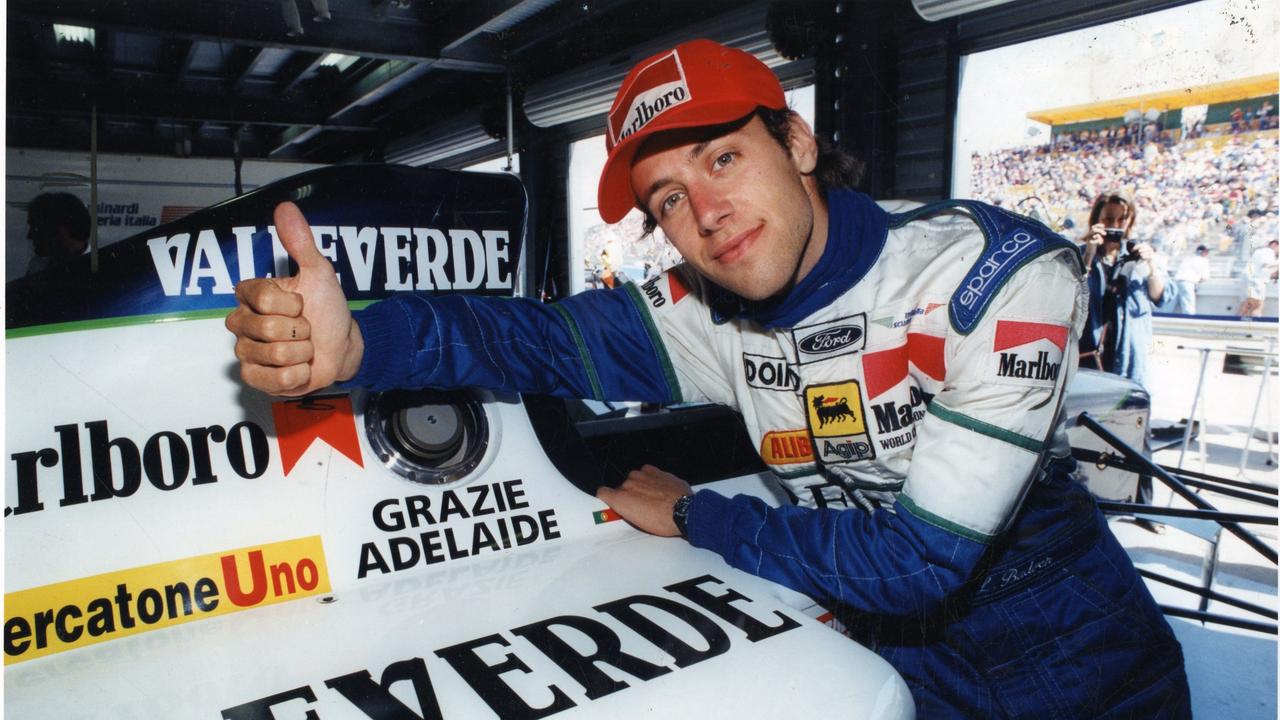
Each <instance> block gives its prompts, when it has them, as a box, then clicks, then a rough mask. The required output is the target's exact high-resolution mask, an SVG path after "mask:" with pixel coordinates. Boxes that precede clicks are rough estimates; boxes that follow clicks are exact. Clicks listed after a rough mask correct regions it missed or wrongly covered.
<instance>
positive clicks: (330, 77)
mask: <svg viewBox="0 0 1280 720" xmlns="http://www.w3.org/2000/svg"><path fill="white" fill-rule="evenodd" d="M1178 4H1181V3H1179V2H1176V1H1174V0H1161V1H1159V2H1138V1H1137V0H1128V1H1124V2H1101V1H1099V0H1071V1H1068V2H1061V1H1057V0H1024V1H1021V2H1015V3H1001V2H999V1H998V0H995V1H992V0H986V1H982V0H978V1H976V2H975V1H972V0H969V1H958V0H942V1H939V0H916V5H918V6H919V11H917V9H916V8H915V7H913V5H912V3H911V2H908V1H907V0H892V1H882V0H843V1H839V2H832V1H821V2H820V1H817V0H790V1H775V2H749V3H743V2H740V1H734V2H728V1H725V0H696V1H693V0H661V1H657V2H654V1H651V0H646V1H640V0H575V1H574V2H564V1H557V0H479V1H477V0H327V3H326V2H320V3H319V4H318V5H315V4H313V3H312V1H311V0H289V1H288V2H286V3H285V4H284V6H283V7H282V5H281V3H279V2H274V1H272V0H228V1H227V2H217V3H166V2H151V1H143V2H130V3H100V2H96V1H94V0H55V1H53V2H46V1H41V0H12V1H11V2H9V3H8V8H7V12H8V49H7V61H8V69H7V82H8V90H7V114H6V117H7V123H6V131H7V138H8V139H7V147H8V148H9V149H10V150H13V149H43V150H52V151H66V152H80V153H87V152H91V150H93V149H96V152H97V153H100V154H104V155H106V154H119V155H137V156H159V157H170V158H175V157H176V158H212V159H218V160H221V161H225V163H226V166H225V167H226V171H225V174H224V175H223V177H232V176H234V177H235V183H236V187H241V185H240V177H239V175H240V167H241V163H242V162H244V161H253V160H259V161H262V160H265V161H271V162H280V163H286V162H300V163H309V164H338V163H353V162H390V163H404V164H410V165H424V164H433V165H437V166H440V167H447V168H461V167H465V166H467V165H470V164H473V163H475V162H478V161H482V160H488V159H492V158H498V157H503V156H505V155H507V154H508V153H509V152H514V153H517V154H518V155H519V172H520V175H521V177H522V179H523V181H524V184H525V186H526V188H527V190H528V192H529V195H530V215H529V228H530V233H529V234H530V239H531V241H532V244H531V246H530V248H529V250H530V252H529V254H528V256H527V257H529V258H530V259H531V261H530V262H527V263H526V265H525V268H524V271H525V273H526V280H527V285H526V291H527V292H528V293H530V294H536V295H540V296H544V297H556V296H559V295H561V294H563V293H564V288H566V287H567V283H566V282H565V280H566V278H567V275H568V273H569V267H568V265H569V261H568V258H567V257H566V255H565V253H564V252H563V248H564V247H565V245H566V242H565V238H566V233H567V230H566V222H565V198H564V194H565V189H564V188H565V185H566V183H565V182H564V178H565V175H566V173H567V154H568V147H569V144H570V143H571V142H572V141H574V140H578V139H581V138H584V137H590V136H593V135H598V134H599V133H600V128H602V127H603V117H604V113H605V112H606V111H607V109H608V105H609V103H610V101H611V99H612V93H613V91H614V89H615V88H616V86H617V84H618V83H619V82H620V80H621V78H622V76H623V75H624V74H625V73H626V70H627V69H628V68H629V67H630V65H631V64H633V63H634V62H635V61H637V60H639V59H640V58H642V57H644V56H646V55H647V54H650V53H652V52H654V51H656V50H657V49H660V48H662V47H665V46H667V45H669V44H672V43H674V42H676V41H678V40H680V39H684V38H688V37H696V36H705V37H710V38H713V39H716V40H719V41H721V42H725V43H727V44H730V45H734V46H738V47H741V48H744V49H747V50H750V51H752V52H755V53H758V54H759V55H760V56H761V57H762V58H764V59H765V60H766V61H767V62H768V63H769V65H770V66H771V67H773V68H774V69H775V71H776V72H777V73H778V74H779V76H780V77H781V78H782V79H783V82H784V84H785V85H786V86H787V87H789V88H794V87H799V86H803V85H813V86H814V89H815V93H816V102H815V106H816V111H815V125H816V129H817V130H818V131H819V132H822V133H826V134H828V135H829V136H831V137H833V138H834V139H835V140H836V141H837V142H838V143H840V144H841V145H843V146H844V147H845V148H846V149H848V150H850V151H852V152H853V153H854V154H855V155H857V156H858V157H860V158H862V159H863V160H864V161H865V162H866V164H867V171H866V175H865V178H864V182H863V188H862V189H863V190H865V191H866V192H868V193H870V194H871V195H872V196H874V197H878V198H912V199H918V200H931V199H938V198H942V197H946V196H947V195H948V193H949V187H950V164H951V159H950V158H951V143H952V125H951V123H952V117H953V111H954V107H955V102H956V88H957V84H958V78H957V72H958V71H957V68H958V64H959V58H960V57H961V56H962V55H964V54H966V53H970V52H975V51H980V50H984V49H991V48H995V47H1000V46H1002V45H1007V44H1012V43H1016V42H1021V41H1025V40H1029V39H1033V38H1038V37H1044V36H1047V35H1052V34H1056V33H1060V32H1064V31H1068V30H1073V29H1078V28H1082V27H1088V26H1090V25H1094V24H1099V23H1104V22H1109V21H1114V20H1118V19H1122V18H1126V17H1131V16H1133V15H1136V14H1138V13H1145V12H1154V11H1156V10H1159V9H1163V8H1166V7H1172V6H1175V5H1178ZM284 8H296V11H297V13H296V15H295V16H294V17H296V23H297V24H296V26H293V27H291V26H290V21H289V16H290V15H291V13H289V12H287V11H286V10H285V9H284ZM318 10H323V13H322V12H319V11H318ZM921 13H923V14H924V15H926V16H928V17H931V18H940V19H937V20H934V21H926V20H925V19H923V17H922V15H921ZM324 14H327V16H328V17H327V18H322V17H321V16H322V15H324ZM12 240H13V239H12V238H11V242H12Z"/></svg>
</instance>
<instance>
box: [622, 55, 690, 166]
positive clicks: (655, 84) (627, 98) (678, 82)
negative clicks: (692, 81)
mask: <svg viewBox="0 0 1280 720" xmlns="http://www.w3.org/2000/svg"><path fill="white" fill-rule="evenodd" d="M625 89H627V90H628V92H627V93H626V94H625V95H623V96H622V98H621V101H620V102H618V103H616V104H615V106H614V111H613V112H611V113H609V139H610V140H611V141H612V142H613V143H614V144H615V145H616V144H617V143H618V142H620V141H621V140H622V139H624V138H626V137H627V136H628V135H631V134H632V133H634V132H636V131H638V130H641V129H643V128H644V126H645V125H648V124H649V123H650V122H652V121H653V120H655V119H656V118H657V117H658V116H659V115H661V114H662V113H664V112H666V111H667V110H670V109H671V108H673V107H675V106H677V105H680V104H681V103H685V102H688V101H689V99H690V94H689V84H688V83H687V82H685V79H684V69H683V68H681V67H680V57H679V56H678V55H677V54H676V51H675V50H672V51H671V52H669V53H667V54H666V55H663V56H662V57H660V58H658V59H657V60H654V61H653V62H651V63H649V64H648V65H646V66H645V67H643V68H642V69H641V70H640V72H639V73H638V74H637V75H636V78H635V82H633V83H632V84H631V86H630V88H625Z"/></svg>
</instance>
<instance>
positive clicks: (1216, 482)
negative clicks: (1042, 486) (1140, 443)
mask: <svg viewBox="0 0 1280 720" xmlns="http://www.w3.org/2000/svg"><path fill="white" fill-rule="evenodd" d="M1077 422H1078V423H1079V425H1080V426H1082V427H1085V428H1088V429H1089V431H1091V432H1092V433H1093V434H1095V435H1097V436H1098V437H1099V438H1101V439H1102V440H1103V441H1104V442H1106V443H1107V444H1108V445H1110V446H1111V447H1112V448H1113V449H1114V450H1115V451H1116V453H1111V452H1098V451H1095V450H1086V449H1083V448H1073V450H1072V455H1073V456H1074V457H1075V458H1076V459H1077V460H1080V461H1082V462H1090V463H1094V464H1095V465H1097V466H1098V467H1099V468H1103V467H1115V468H1120V469H1123V470H1128V471H1130V472H1135V473H1139V474H1141V475H1149V476H1151V477H1153V478H1156V479H1159V480H1160V481H1161V482H1162V483H1164V484H1165V485H1167V486H1168V487H1169V489H1170V490H1172V491H1173V492H1174V493H1176V494H1177V495H1178V496H1179V497H1181V498H1183V499H1184V500H1186V501H1187V502H1189V503H1191V504H1192V505H1193V506H1194V507H1193V508H1166V507H1153V506H1151V505H1145V504H1141V503H1129V502H1112V501H1107V500H1099V501H1098V507H1099V508H1100V509H1101V510H1102V511H1103V512H1104V513H1107V514H1111V515H1125V516H1130V515H1131V516H1135V517H1144V516H1152V517H1181V518H1195V519H1198V520H1206V521H1211V522H1215V523H1217V524H1218V525H1220V526H1221V528H1222V530H1225V531H1227V532H1229V533H1231V534H1232V535H1235V536H1236V537H1238V538H1240V540H1241V541H1242V542H1244V543H1245V544H1246V545H1248V546H1249V547H1251V548H1253V549H1254V550H1256V551H1257V552H1258V553H1259V554H1260V555H1262V556H1263V557H1264V558H1266V559H1267V560H1268V561H1269V562H1270V563H1271V564H1272V565H1277V564H1280V562H1278V559H1277V553H1276V549H1275V548H1273V547H1271V546H1270V545H1268V544H1267V543H1266V542H1264V541H1263V540H1262V539H1261V538H1259V537H1258V536H1257V535H1255V534H1254V533H1253V532H1251V531H1249V530H1248V529H1246V528H1245V527H1243V525H1269V526H1277V525H1280V519H1278V518H1277V516H1276V515H1275V514H1274V513H1273V514H1248V513H1235V512H1222V511H1220V510H1218V509H1217V508H1215V507H1214V506H1213V504H1212V503H1210V502H1209V501H1208V500H1206V499H1204V498H1203V497H1201V496H1200V494H1199V493H1198V492H1197V491H1195V490H1192V489H1191V488H1192V487H1197V488H1201V489H1209V490H1213V491H1214V492H1217V493H1221V494H1224V495H1228V496H1231V497H1234V498H1237V499H1239V500H1244V501H1246V502H1252V503H1257V504H1259V505H1263V506H1265V507H1267V508H1272V509H1275V508H1277V507H1278V506H1280V493H1278V492H1277V489H1276V488H1274V487H1271V486H1268V485H1263V484H1260V483H1251V482H1246V481H1242V480H1231V479H1227V478H1219V477H1214V476H1212V475H1206V474H1204V473H1194V472H1190V471H1187V470H1180V469H1177V468H1170V467H1166V466H1163V465H1157V464H1156V463H1154V462H1152V461H1151V460H1150V459H1148V458H1147V457H1146V456H1144V455H1143V454H1142V453H1141V452H1139V451H1137V450H1135V449H1133V448H1132V447H1129V445H1127V444H1126V443H1125V442H1124V441H1123V440H1121V439H1120V438H1118V437H1116V436H1115V435H1114V434H1112V433H1111V432H1110V431H1109V430H1107V429H1106V428H1105V427H1103V426H1102V425H1101V424H1099V423H1098V421H1097V420H1094V419H1093V418H1092V417H1090V416H1089V414H1088V413H1081V414H1080V416H1079V417H1078V418H1077ZM1213 542H1214V546H1215V550H1214V552H1213V553H1211V555H1212V557H1210V558H1208V559H1207V561H1206V564H1205V566H1204V568H1203V570H1202V576H1201V584H1200V585H1198V586H1197V585H1193V584H1191V583H1186V582H1183V581H1181V580H1177V579H1174V578H1171V577H1167V576H1164V575H1160V574H1159V573H1155V572H1151V571H1149V570H1142V569H1139V571H1138V572H1139V573H1140V574H1141V575H1142V576H1143V577H1144V578H1147V579H1149V580H1152V581H1154V582H1159V583H1163V584H1165V585H1169V586H1171V587H1175V588H1178V589H1180V590H1184V591H1186V592H1190V593H1193V594H1195V595H1197V596H1199V597H1200V607H1199V609H1194V610H1193V609H1190V608H1180V607H1173V606H1167V605H1161V606H1160V609H1161V610H1162V611H1163V612H1164V614H1165V615H1169V616H1172V617H1183V618H1189V619H1192V620H1199V621H1201V622H1212V623H1217V624H1220V625H1229V626H1232V627H1239V628H1246V629H1249V630H1256V631H1258V632H1265V633H1270V634H1272V635H1275V634H1277V628H1276V620H1277V615H1276V612H1275V611H1274V610H1272V609H1270V608H1266V607H1262V606H1260V605H1256V604H1253V603H1249V602H1246V601H1243V600H1240V599H1238V598H1232V597H1230V596H1227V595H1223V594H1222V593H1219V592H1216V591H1214V590H1212V589H1211V586H1212V584H1213V576H1214V570H1215V566H1216V556H1217V552H1216V546H1217V541H1216V540H1214V541H1213ZM1211 600H1212V601H1216V602H1221V603H1224V604H1227V605H1231V606H1232V607H1236V608H1239V609H1242V610H1245V611H1247V612H1251V613H1254V614H1256V615H1259V616H1262V617H1264V618H1267V619H1269V620H1270V621H1271V622H1258V621H1253V620H1248V619H1242V618H1239V617H1235V616H1230V615H1222V614H1219V613H1211V612H1206V608H1207V607H1208V604H1209V601H1211Z"/></svg>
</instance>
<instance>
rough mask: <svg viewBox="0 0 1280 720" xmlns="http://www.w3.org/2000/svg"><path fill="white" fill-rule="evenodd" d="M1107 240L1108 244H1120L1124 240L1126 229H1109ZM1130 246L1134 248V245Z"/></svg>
mask: <svg viewBox="0 0 1280 720" xmlns="http://www.w3.org/2000/svg"><path fill="white" fill-rule="evenodd" d="M1105 239H1106V241H1107V242H1115V243H1118V242H1120V241H1122V240H1124V229H1123V228H1107V230H1106V238H1105ZM1129 245H1131V246H1132V245H1133V243H1129Z"/></svg>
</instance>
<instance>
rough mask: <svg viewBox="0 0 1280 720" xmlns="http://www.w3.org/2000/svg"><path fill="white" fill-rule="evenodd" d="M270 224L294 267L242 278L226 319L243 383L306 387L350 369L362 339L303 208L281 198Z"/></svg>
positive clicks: (278, 390) (282, 391)
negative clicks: (286, 273) (287, 273)
mask: <svg viewBox="0 0 1280 720" xmlns="http://www.w3.org/2000/svg"><path fill="white" fill-rule="evenodd" d="M275 224H276V233H277V234H278V235H279V237H280V244H281V245H283V246H284V249H285V251H286V252H287V253H289V257H291V258H293V260H294V262H296V263H297V264H298V274H297V275H295V276H293V277H288V278H254V279H250V280H244V281H242V282H240V283H239V284H238V285H236V300H237V302H238V303H239V305H238V306H237V307H236V309H235V310H232V311H231V314H230V315H227V321H226V325H227V329H228V330H230V331H231V332H232V334H234V335H235V336H236V357H237V358H238V359H239V360H240V377H241V378H242V379H243V380H244V381H245V383H246V384H248V385H249V386H250V387H254V388H257V389H259V390H262V391H263V392H267V393H271V394H273V395H290V396H296V395H305V394H307V393H309V392H312V391H314V390H319V389H320V388H323V387H327V386H329V385H331V384H333V383H334V382H335V381H339V380H347V379H350V378H351V377H352V376H353V375H355V373H356V371H357V370H359V369H360V359H361V357H363V355H364V339H363V338H362V337H361V335H360V327H359V326H358V325H357V324H356V322H355V321H354V320H353V319H352V317H351V311H350V310H349V309H348V308H347V298H346V296H345V295H344V294H343V293H342V286H341V285H339V284H338V278H337V275H335V274H334V270H333V265H331V264H330V263H329V261H328V260H327V259H326V258H325V257H324V256H323V255H321V254H320V251H319V250H318V249H316V244H315V240H314V238H313V237H312V235H311V226H310V225H308V224H307V220H306V218H304V217H303V216H302V211H300V210H299V209H298V206H297V205H294V204H293V203H289V202H286V203H281V204H280V205H277V206H276V211H275Z"/></svg>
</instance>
